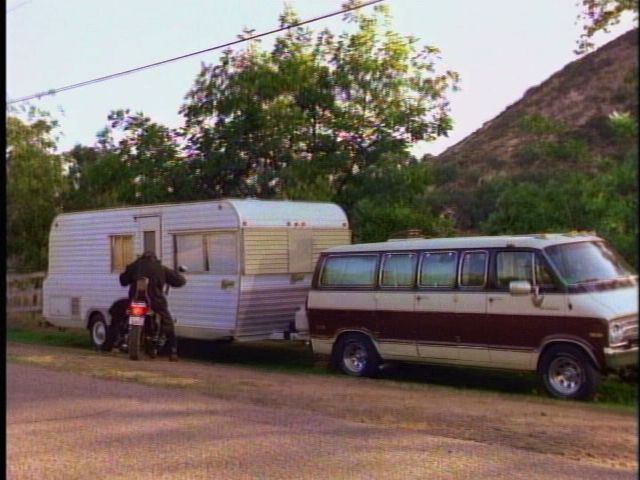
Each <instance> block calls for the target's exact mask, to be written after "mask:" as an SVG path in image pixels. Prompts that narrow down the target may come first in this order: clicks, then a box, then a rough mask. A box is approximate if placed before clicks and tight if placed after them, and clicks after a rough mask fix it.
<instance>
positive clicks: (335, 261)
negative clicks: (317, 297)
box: [320, 255, 378, 287]
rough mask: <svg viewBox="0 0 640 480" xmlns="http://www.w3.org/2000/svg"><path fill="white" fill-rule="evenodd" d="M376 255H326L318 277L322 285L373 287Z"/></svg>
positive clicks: (376, 261)
mask: <svg viewBox="0 0 640 480" xmlns="http://www.w3.org/2000/svg"><path fill="white" fill-rule="evenodd" d="M377 263H378V255H335V256H330V257H327V259H326V260H325V262H324V267H323V269H322V275H321V277H320V285H321V286H324V287H332V286H339V287H373V286H374V285H375V275H376V267H377Z"/></svg>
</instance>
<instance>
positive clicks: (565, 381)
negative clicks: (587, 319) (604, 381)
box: [541, 345, 600, 400]
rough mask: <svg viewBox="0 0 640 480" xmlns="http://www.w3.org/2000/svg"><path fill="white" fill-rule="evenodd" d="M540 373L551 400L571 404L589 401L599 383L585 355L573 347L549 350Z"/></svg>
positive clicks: (558, 347) (566, 346) (557, 347)
mask: <svg viewBox="0 0 640 480" xmlns="http://www.w3.org/2000/svg"><path fill="white" fill-rule="evenodd" d="M541 373H542V380H543V382H544V386H545V388H546V390H547V391H548V392H549V393H550V394H551V395H552V396H554V397H557V398H565V399H570V400H590V399H591V398H593V396H594V395H595V393H596V390H597V388H598V384H599V381H600V374H599V373H598V372H597V370H596V369H595V368H594V367H593V365H592V363H591V361H590V359H589V358H588V357H587V355H586V354H585V353H584V352H583V351H582V350H580V349H579V348H577V347H574V346H572V345H558V346H556V347H551V348H550V349H549V350H548V351H547V352H546V353H545V354H544V357H543V358H542V363H541Z"/></svg>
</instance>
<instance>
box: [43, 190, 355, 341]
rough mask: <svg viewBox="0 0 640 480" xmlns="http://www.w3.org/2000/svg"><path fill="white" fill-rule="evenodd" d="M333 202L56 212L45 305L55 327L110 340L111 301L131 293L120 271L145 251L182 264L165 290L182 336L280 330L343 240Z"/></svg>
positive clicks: (249, 335)
mask: <svg viewBox="0 0 640 480" xmlns="http://www.w3.org/2000/svg"><path fill="white" fill-rule="evenodd" d="M350 241H351V233H350V230H349V225H348V222H347V218H346V216H345V214H344V212H343V211H342V209H341V208H340V207H338V206H337V205H334V204H330V203H315V202H293V201H263V200H219V201H204V202H192V203H181V204H171V205H167V204H164V205H148V206H136V207H127V208H110V209H106V210H95V211H86V212H77V213H64V214H61V215H58V216H57V217H56V218H55V219H54V220H53V224H52V226H51V232H50V237H49V268H48V271H47V276H46V279H45V281H44V285H43V314H44V317H45V318H46V320H47V321H48V322H49V323H51V324H53V325H56V326H59V327H86V328H88V329H89V330H90V333H91V339H92V341H93V343H94V344H95V346H96V347H97V348H100V349H108V348H109V339H110V331H109V329H110V325H111V322H112V319H111V316H110V314H109V310H110V308H111V306H112V305H113V304H114V302H116V301H117V300H119V299H121V298H123V297H126V296H127V288H125V287H121V286H120V283H119V280H118V277H119V275H120V273H122V271H124V268H125V266H126V265H127V264H128V263H130V262H131V261H133V260H134V259H135V258H136V256H138V255H140V254H142V252H143V251H148V250H151V251H153V252H155V253H156V255H157V257H158V258H159V259H160V260H161V261H162V263H163V264H164V265H166V266H169V267H171V268H176V269H177V268H178V267H179V266H184V267H186V268H187V273H186V274H185V276H186V277H187V284H186V286H184V287H182V288H180V289H174V290H171V291H170V293H169V296H168V300H169V308H170V310H171V313H172V314H173V316H174V317H175V318H176V334H177V335H178V337H184V338H195V339H234V340H240V341H245V340H259V339H267V338H275V337H282V336H284V335H286V333H287V332H288V331H289V330H290V329H291V324H292V323H293V322H294V315H295V310H296V308H297V307H298V306H299V305H300V304H303V303H304V302H305V300H306V295H307V291H308V289H309V286H310V284H311V278H312V274H313V269H314V266H315V263H316V261H317V259H318V257H319V254H320V252H321V251H322V250H325V249H326V248H329V247H332V246H336V245H343V244H348V243H350Z"/></svg>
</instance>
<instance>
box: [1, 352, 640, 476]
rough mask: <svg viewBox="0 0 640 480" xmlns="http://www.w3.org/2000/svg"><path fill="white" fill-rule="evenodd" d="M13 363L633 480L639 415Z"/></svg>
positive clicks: (204, 374)
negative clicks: (571, 464)
mask: <svg viewBox="0 0 640 480" xmlns="http://www.w3.org/2000/svg"><path fill="white" fill-rule="evenodd" d="M7 356H8V360H9V362H18V363H27V364H32V365H38V366H42V367H46V368H49V369H56V370H62V371H71V372H74V373H80V374H82V375H88V376H91V377H96V378H104V379H119V380H127V381H133V382H138V383H142V384H146V385H152V386H163V387H166V386H168V387H173V388H179V389H186V390H189V391H191V392H194V393H199V394H204V395H207V396H209V397H212V398H215V399H219V400H224V401H231V402H234V403H240V404H243V405H254V406H259V407H265V408H276V409H281V410H282V409H284V410H288V409H292V410H296V411H303V412H305V413H306V414H314V415H318V414H319V415H322V416H324V417H330V418H332V419H334V420H344V421H349V422H355V423H357V424H362V425H367V426H370V427H376V428H393V429H394V431H397V430H400V431H404V432H407V435H415V434H423V435H428V436H430V437H431V436H435V437H440V438H444V439H447V440H449V439H451V440H458V441H460V440H461V441H473V442H477V443H478V444H481V445H484V446H487V447H507V448H509V449H515V450H517V451H522V452H523V453H531V454H544V457H545V458H548V459H549V460H552V461H553V462H557V461H558V460H562V459H566V460H570V461H577V462H579V463H580V464H584V465H585V466H586V465H592V466H600V467H607V468H612V469H614V470H616V471H620V472H622V471H626V472H628V473H633V475H634V476H635V475H637V473H636V472H637V469H638V461H637V452H638V427H637V412H630V411H628V410H616V409H611V408H607V407H603V406H599V405H592V404H584V403H575V402H563V401H558V400H552V399H539V398H529V397H522V396H514V395H507V394H500V393H491V392H478V391H465V390H458V389H454V388H449V387H443V386H433V385H429V384H415V383H406V382H400V381H393V380H380V379H378V380H371V379H353V378H348V377H346V376H324V375H313V374H292V373H279V372H272V371H262V370H256V369H252V368H246V367H240V366H230V365H219V364H212V363H206V362H198V361H189V360H181V361H180V362H178V363H169V362H167V361H166V360H164V359H156V360H153V361H142V362H135V363H134V362H131V361H129V360H128V359H127V358H126V357H125V356H124V355H122V354H117V353H109V354H103V353H98V352H93V351H90V350H81V349H70V348H61V347H46V346H41V345H28V344H20V343H9V344H8V346H7Z"/></svg>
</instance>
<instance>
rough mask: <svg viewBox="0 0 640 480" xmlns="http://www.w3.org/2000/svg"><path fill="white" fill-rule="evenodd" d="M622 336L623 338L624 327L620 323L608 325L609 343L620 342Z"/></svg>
mask: <svg viewBox="0 0 640 480" xmlns="http://www.w3.org/2000/svg"><path fill="white" fill-rule="evenodd" d="M623 338H624V329H623V328H622V325H620V324H619V323H615V322H614V323H612V324H611V325H609V345H615V344H617V343H622V339H623Z"/></svg>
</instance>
